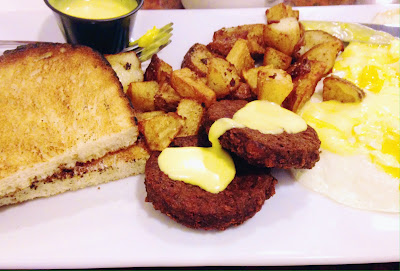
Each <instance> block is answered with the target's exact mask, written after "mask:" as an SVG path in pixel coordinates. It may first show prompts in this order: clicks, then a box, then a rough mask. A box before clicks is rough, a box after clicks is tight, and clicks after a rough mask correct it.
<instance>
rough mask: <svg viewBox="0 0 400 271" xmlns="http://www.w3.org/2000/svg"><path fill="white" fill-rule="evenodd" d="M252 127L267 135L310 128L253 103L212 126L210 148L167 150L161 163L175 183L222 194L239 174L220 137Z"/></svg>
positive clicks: (279, 111) (261, 103)
mask: <svg viewBox="0 0 400 271" xmlns="http://www.w3.org/2000/svg"><path fill="white" fill-rule="evenodd" d="M243 127H248V128H251V129H256V130H259V131H260V132H262V133H265V134H279V133H282V132H283V131H286V132H288V133H298V132H301V131H304V130H306V129H307V124H306V123H305V121H304V120H303V119H302V118H301V117H299V116H298V115H296V114H295V113H293V112H291V111H289V110H286V109H283V108H282V107H280V106H279V105H277V104H274V103H271V102H268V101H253V102H250V103H248V104H247V105H246V106H245V107H243V108H242V109H240V110H239V111H237V112H236V113H235V115H234V116H233V118H232V119H229V118H222V119H219V120H217V121H216V122H214V124H213V125H212V126H211V128H210V131H209V134H208V137H209V140H210V142H211V143H212V147H210V148H202V147H183V148H167V149H165V150H164V151H163V152H162V153H161V154H160V156H159V157H158V164H159V167H160V169H161V171H163V172H164V173H165V174H167V175H168V177H170V178H171V179H173V180H176V181H184V182H186V183H189V184H193V185H197V186H199V187H201V188H202V189H204V190H206V191H208V192H211V193H219V192H221V191H223V190H224V189H225V188H226V187H227V186H228V185H229V183H230V182H231V181H232V180H233V178H234V177H235V174H236V169H235V164H234V163H233V160H232V158H231V156H230V155H229V154H228V153H227V152H226V151H225V150H223V149H222V147H221V145H220V143H219V141H218V138H219V137H220V136H221V135H223V134H224V133H225V132H226V131H227V130H229V129H232V128H243Z"/></svg>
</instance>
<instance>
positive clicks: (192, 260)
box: [0, 0, 400, 269]
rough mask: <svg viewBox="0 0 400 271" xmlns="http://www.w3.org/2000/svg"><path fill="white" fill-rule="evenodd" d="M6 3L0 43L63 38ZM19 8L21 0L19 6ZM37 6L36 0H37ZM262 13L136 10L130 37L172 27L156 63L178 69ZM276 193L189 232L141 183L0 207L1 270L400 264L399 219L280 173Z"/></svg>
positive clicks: (360, 16) (41, 17)
mask: <svg viewBox="0 0 400 271" xmlns="http://www.w3.org/2000/svg"><path fill="white" fill-rule="evenodd" d="M38 1H39V0H35V1H32V2H29V3H37V4H36V5H35V4H31V6H26V5H24V6H21V9H19V8H17V9H16V10H17V11H13V10H15V2H16V1H12V0H8V2H10V3H12V2H14V4H13V6H12V5H10V6H9V7H10V8H9V9H7V7H8V6H7V5H4V4H3V2H2V10H1V11H0V39H24V40H27V39H40V40H46V41H62V40H63V39H62V36H61V34H60V32H59V30H58V28H57V26H56V25H55V21H54V18H53V16H52V14H51V13H50V11H48V10H47V9H46V7H45V6H44V4H43V3H39V2H38ZM4 2H6V1H4ZM22 2H23V1H22ZM40 2H41V1H40ZM387 8H390V7H389V6H358V7H355V6H351V7H327V8H316V7H311V8H302V9H301V10H300V14H301V15H300V16H301V18H302V19H324V20H343V21H360V22H370V21H371V20H372V18H373V17H374V15H375V13H376V12H378V11H382V10H385V9H387ZM264 11H265V9H264V8H261V9H245V10H175V11H141V12H140V13H139V14H138V17H137V21H136V28H135V34H134V36H135V37H138V36H140V35H141V34H143V33H144V32H145V31H146V30H147V29H149V28H151V27H152V26H153V25H156V26H159V27H160V26H163V25H164V24H166V23H169V22H171V21H172V22H174V31H173V33H174V36H173V42H172V43H171V44H170V45H169V46H168V47H166V48H165V49H164V50H163V51H162V52H161V53H160V54H159V56H160V58H162V59H163V60H165V61H166V62H168V63H170V64H171V65H172V66H173V67H174V68H175V69H177V68H179V67H180V63H181V61H182V57H183V55H184V54H185V53H186V51H187V49H188V48H189V47H190V46H191V45H192V44H194V43H195V42H201V43H207V42H209V41H210V40H211V38H212V34H213V31H215V30H217V29H219V28H220V27H223V26H234V25H239V24H245V23H257V22H264ZM277 177H278V179H279V184H278V186H277V189H276V195H275V196H273V197H272V198H271V199H270V200H268V201H267V202H266V203H265V204H264V206H263V208H262V210H261V211H260V212H259V213H257V214H256V215H255V217H254V218H252V219H250V220H249V221H248V222H246V223H244V224H243V225H241V226H239V227H236V228H231V229H228V230H226V231H224V232H204V231H194V230H189V229H187V228H185V227H183V226H180V225H178V224H177V223H175V222H173V221H171V220H170V219H169V218H167V217H166V216H164V215H162V214H160V213H159V212H157V211H155V210H154V209H153V208H152V206H151V204H149V203H145V202H144V199H145V195H146V192H145V188H144V185H143V176H137V177H132V178H127V179H124V180H120V181H117V182H113V183H109V184H106V185H102V186H100V188H98V187H93V188H88V189H83V190H80V191H77V192H69V193H65V194H62V195H59V196H56V197H52V198H48V199H38V200H34V201H30V202H26V203H24V204H20V205H16V206H11V207H5V208H0V269H3V268H5V269H7V268H98V267H102V268H105V267H135V266H140V267H144V266H255V265H257V266H266V265H305V264H307V265H309V264H348V263H367V262H389V261H396V262H397V261H399V255H400V251H399V216H398V215H396V214H385V213H375V212H368V211H361V210H357V209H352V208H348V207H345V206H342V205H340V204H337V203H335V202H333V201H331V200H329V199H327V198H325V197H323V196H321V195H319V194H316V193H314V192H311V191H309V190H307V189H305V188H304V187H302V186H301V185H299V184H298V183H295V182H293V181H292V180H291V179H290V177H289V176H288V175H286V174H285V173H284V172H281V173H279V174H278V176H277Z"/></svg>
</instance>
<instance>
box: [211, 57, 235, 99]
mask: <svg viewBox="0 0 400 271" xmlns="http://www.w3.org/2000/svg"><path fill="white" fill-rule="evenodd" d="M207 68H208V69H207V76H206V77H207V86H209V87H210V88H211V89H212V90H213V91H214V92H215V94H216V96H217V99H222V98H224V97H226V96H228V95H229V94H231V93H232V92H234V91H235V90H236V89H238V88H239V86H240V85H241V82H240V81H241V77H240V75H239V72H238V71H237V69H236V68H235V66H234V65H233V64H232V63H230V62H229V61H228V60H226V59H223V58H220V57H214V58H210V59H209V60H208V61H207Z"/></svg>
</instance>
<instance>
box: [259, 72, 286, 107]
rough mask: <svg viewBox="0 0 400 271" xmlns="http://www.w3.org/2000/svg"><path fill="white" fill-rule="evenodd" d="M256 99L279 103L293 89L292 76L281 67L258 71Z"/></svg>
mask: <svg viewBox="0 0 400 271" xmlns="http://www.w3.org/2000/svg"><path fill="white" fill-rule="evenodd" d="M257 88H258V99H259V100H268V101H270V102H274V103H276V104H279V105H281V104H282V102H283V101H284V100H285V99H286V97H287V96H288V95H289V93H290V92H291V91H292V90H293V82H292V77H291V76H290V75H289V74H288V73H287V72H285V71H284V70H281V69H269V70H266V71H259V72H258V81H257Z"/></svg>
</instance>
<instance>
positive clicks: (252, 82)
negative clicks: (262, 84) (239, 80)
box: [243, 65, 273, 94]
mask: <svg viewBox="0 0 400 271" xmlns="http://www.w3.org/2000/svg"><path fill="white" fill-rule="evenodd" d="M272 68H273V67H272V66H269V65H268V66H259V67H256V68H252V69H248V70H247V71H244V72H243V78H244V80H246V82H247V84H249V86H250V88H251V90H252V91H253V92H254V93H255V94H258V90H257V80H258V72H259V71H264V70H265V71H268V70H270V69H272Z"/></svg>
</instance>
